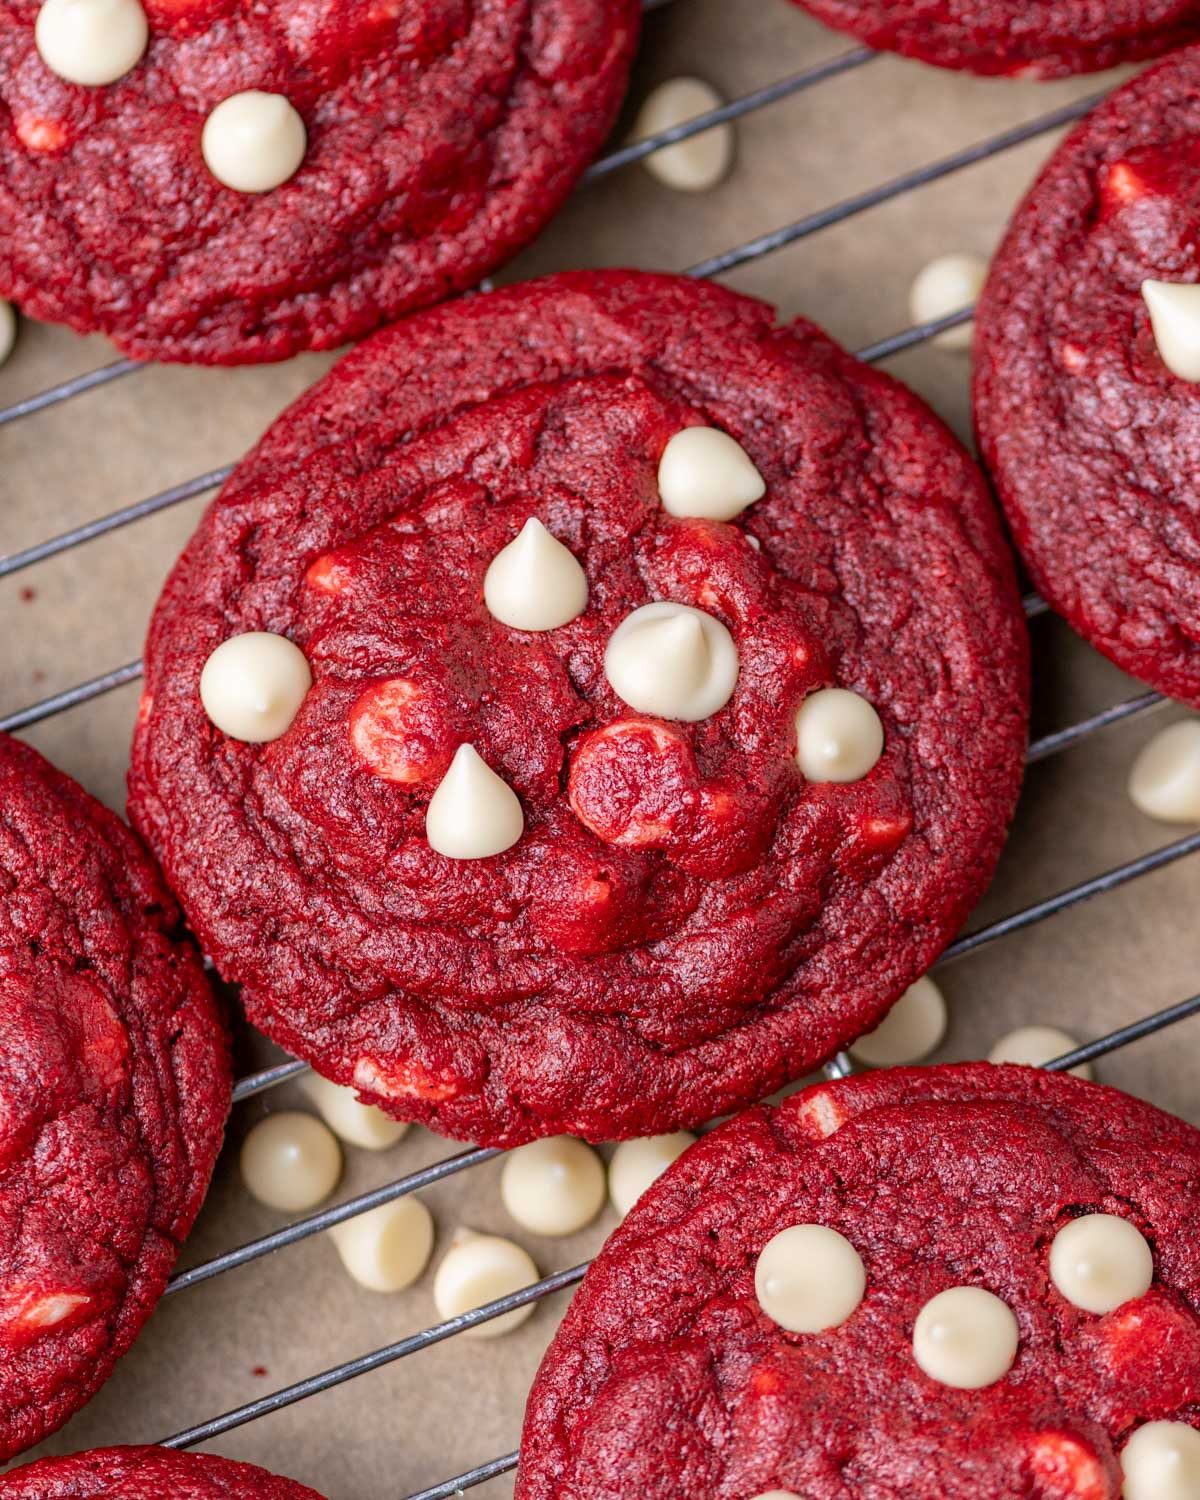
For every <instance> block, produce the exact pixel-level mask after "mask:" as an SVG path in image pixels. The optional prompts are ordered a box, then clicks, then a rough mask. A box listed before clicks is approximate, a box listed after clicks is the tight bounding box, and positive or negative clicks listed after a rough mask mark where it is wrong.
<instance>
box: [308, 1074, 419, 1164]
mask: <svg viewBox="0 0 1200 1500" xmlns="http://www.w3.org/2000/svg"><path fill="white" fill-rule="evenodd" d="M304 1092H305V1093H306V1094H307V1095H308V1097H309V1098H310V1099H311V1100H312V1102H313V1104H314V1105H315V1106H316V1108H317V1109H318V1110H319V1111H320V1114H321V1118H322V1119H323V1120H324V1121H325V1123H326V1125H328V1126H329V1128H330V1130H332V1131H333V1133H334V1135H336V1136H338V1137H339V1138H340V1139H341V1140H343V1141H345V1142H347V1144H348V1145H351V1146H361V1147H362V1148H363V1149H364V1150H365V1151H386V1150H387V1148H388V1147H389V1146H394V1145H395V1144H396V1142H397V1141H398V1140H400V1138H401V1137H402V1136H403V1135H404V1133H405V1131H406V1130H407V1129H408V1124H407V1122H406V1121H404V1120H392V1119H389V1118H388V1116H387V1115H385V1114H384V1112H383V1110H381V1109H376V1108H375V1106H374V1105H373V1104H360V1103H359V1100H358V1096H357V1095H356V1094H355V1092H354V1090H353V1089H347V1088H343V1087H342V1085H341V1084H340V1083H331V1082H330V1081H329V1079H328V1078H322V1077H321V1076H320V1074H318V1073H310V1074H309V1076H308V1077H307V1078H306V1079H305V1080H304Z"/></svg>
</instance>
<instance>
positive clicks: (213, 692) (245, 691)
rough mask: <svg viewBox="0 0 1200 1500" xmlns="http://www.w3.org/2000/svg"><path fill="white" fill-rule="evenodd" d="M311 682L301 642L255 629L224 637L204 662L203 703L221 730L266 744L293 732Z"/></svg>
mask: <svg viewBox="0 0 1200 1500" xmlns="http://www.w3.org/2000/svg"><path fill="white" fill-rule="evenodd" d="M310 687H312V672H311V671H310V669H309V665H308V662H307V660H306V659H305V656H304V652H303V651H301V650H300V648H299V646H297V645H295V644H294V643H293V642H292V641H289V640H288V638H287V636H285V635H274V634H273V633H272V632H270V631H266V630H250V631H247V632H246V633H245V634H244V635H235V636H231V637H230V638H229V640H227V641H224V642H222V644H221V645H219V646H218V647H217V649H216V650H215V651H214V652H213V653H212V655H211V656H210V657H209V658H208V660H207V661H206V662H205V663H204V670H203V671H202V672H201V673H200V702H201V703H202V704H203V705H204V712H205V713H206V714H207V715H208V717H209V718H210V719H211V720H212V722H213V723H214V724H215V725H216V727H217V728H218V729H219V730H220V731H221V733H222V734H227V735H228V736H229V737H230V739H234V740H243V741H245V743H246V744H249V745H262V744H266V743H267V742H268V741H269V740H277V739H279V738H280V736H281V735H284V734H286V733H287V732H288V730H289V729H290V728H291V725H292V720H293V719H294V718H295V717H296V715H297V714H298V713H299V712H300V705H301V704H302V703H303V702H304V698H305V695H306V694H307V692H308V690H309V688H310Z"/></svg>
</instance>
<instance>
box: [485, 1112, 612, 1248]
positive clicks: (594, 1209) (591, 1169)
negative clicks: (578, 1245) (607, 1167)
mask: <svg viewBox="0 0 1200 1500" xmlns="http://www.w3.org/2000/svg"><path fill="white" fill-rule="evenodd" d="M604 1188H605V1181H604V1163H603V1162H602V1161H601V1160H600V1158H599V1157H598V1156H597V1155H596V1153H595V1152H594V1151H593V1150H592V1148H591V1147H590V1146H585V1145H584V1143H583V1142H582V1141H577V1140H574V1139H572V1137H571V1136H569V1135H560V1136H554V1137H552V1138H551V1139H549V1140H542V1141H531V1142H530V1144H529V1145H528V1146H519V1147H518V1148H517V1150H515V1151H510V1152H509V1154H508V1157H507V1159H506V1160H505V1163H504V1170H503V1172H502V1173H501V1174H500V1196H501V1198H502V1199H503V1200H504V1206H505V1208H506V1209H508V1211H509V1213H510V1214H512V1216H513V1218H514V1219H515V1220H516V1221H517V1223H518V1224H520V1225H521V1227H522V1228H523V1229H528V1230H529V1231H530V1232H531V1233H533V1234H547V1235H566V1234H576V1233H577V1232H578V1231H579V1230H581V1229H583V1228H585V1227H586V1226H587V1225H588V1224H590V1223H591V1222H592V1220H593V1219H594V1218H595V1217H596V1215H597V1214H598V1213H599V1212H600V1210H601V1209H602V1208H603V1207H604Z"/></svg>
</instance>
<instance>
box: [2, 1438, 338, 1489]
mask: <svg viewBox="0 0 1200 1500" xmlns="http://www.w3.org/2000/svg"><path fill="white" fill-rule="evenodd" d="M0 1500H321V1496H320V1495H318V1494H317V1493H316V1491H315V1490H310V1489H307V1488H306V1487H305V1486H304V1485H302V1484H296V1483H295V1482H294V1481H292V1480H290V1479H280V1478H279V1476H278V1475H276V1474H268V1473H267V1471H266V1470H265V1469H258V1468H255V1467H254V1466H253V1465H252V1464H239V1463H233V1462H231V1460H229V1459H227V1458H217V1457H215V1456H214V1455H213V1454H211V1453H175V1452H173V1451H172V1450H171V1449H169V1448H95V1449H93V1450H92V1451H91V1452H89V1453H76V1454H73V1455H72V1456H71V1457H70V1458H44V1459H42V1461H41V1462H40V1463H36V1464H28V1465H26V1466H25V1467H24V1468H21V1469H14V1470H12V1471H11V1473H8V1474H4V1475H0Z"/></svg>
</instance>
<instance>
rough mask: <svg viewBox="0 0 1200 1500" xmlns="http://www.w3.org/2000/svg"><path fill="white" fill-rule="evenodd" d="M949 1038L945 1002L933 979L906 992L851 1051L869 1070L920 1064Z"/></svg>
mask: <svg viewBox="0 0 1200 1500" xmlns="http://www.w3.org/2000/svg"><path fill="white" fill-rule="evenodd" d="M945 1035H946V1002H945V1000H944V999H943V997H942V992H941V990H939V989H938V987H937V985H936V984H934V982H933V980H932V979H918V980H917V982H916V984H914V985H910V986H909V988H908V989H906V990H905V991H904V993H903V995H901V996H900V998H899V1000H897V1001H896V1003H895V1005H893V1006H892V1008H891V1010H889V1011H888V1013H887V1015H886V1016H885V1017H884V1018H883V1020H882V1021H881V1022H880V1023H879V1025H878V1026H876V1028H875V1030H874V1031H869V1032H868V1033H867V1034H866V1036H860V1037H859V1039H858V1041H857V1042H855V1043H854V1045H853V1046H852V1047H851V1048H850V1051H851V1052H852V1053H853V1054H854V1056H855V1057H857V1058H858V1060H859V1062H862V1063H866V1065H867V1066H868V1067H869V1068H892V1067H896V1066H898V1065H901V1064H904V1063H915V1062H920V1061H921V1059H922V1058H923V1057H928V1056H929V1054H930V1053H931V1052H933V1051H934V1050H935V1049H936V1048H937V1046H938V1044H939V1043H940V1042H941V1040H942V1038H943V1037H944V1036H945Z"/></svg>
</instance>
